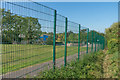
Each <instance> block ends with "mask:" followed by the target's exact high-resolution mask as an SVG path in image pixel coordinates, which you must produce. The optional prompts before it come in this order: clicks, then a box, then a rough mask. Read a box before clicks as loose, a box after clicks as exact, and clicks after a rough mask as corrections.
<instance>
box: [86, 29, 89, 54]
mask: <svg viewBox="0 0 120 80" xmlns="http://www.w3.org/2000/svg"><path fill="white" fill-rule="evenodd" d="M88 39H89V28H88V29H87V51H86V53H88Z"/></svg>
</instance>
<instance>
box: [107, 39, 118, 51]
mask: <svg viewBox="0 0 120 80" xmlns="http://www.w3.org/2000/svg"><path fill="white" fill-rule="evenodd" d="M118 45H119V44H118V40H117V39H111V40H109V41H108V51H109V53H114V52H115V51H117V50H118Z"/></svg>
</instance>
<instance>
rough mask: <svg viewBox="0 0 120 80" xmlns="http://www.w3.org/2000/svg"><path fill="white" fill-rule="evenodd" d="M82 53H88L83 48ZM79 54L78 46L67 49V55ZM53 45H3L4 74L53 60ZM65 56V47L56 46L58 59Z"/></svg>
mask: <svg viewBox="0 0 120 80" xmlns="http://www.w3.org/2000/svg"><path fill="white" fill-rule="evenodd" d="M81 51H86V47H82V48H81ZM77 52H78V47H77V46H70V47H67V55H68V56H69V55H72V54H75V53H77ZM52 56H53V46H52V45H22V44H19V45H18V44H3V45H2V66H3V67H2V68H3V69H2V70H3V73H7V72H11V71H15V70H19V69H21V68H24V67H27V66H31V65H35V64H40V63H43V62H46V61H50V60H52ZM63 56H64V46H56V58H60V57H63Z"/></svg>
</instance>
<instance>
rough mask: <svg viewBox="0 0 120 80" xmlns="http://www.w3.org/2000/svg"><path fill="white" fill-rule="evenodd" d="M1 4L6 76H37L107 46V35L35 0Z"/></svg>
mask: <svg viewBox="0 0 120 80" xmlns="http://www.w3.org/2000/svg"><path fill="white" fill-rule="evenodd" d="M1 4H2V6H1V7H0V10H1V11H0V12H1V20H0V22H2V23H0V25H2V26H1V27H0V28H1V31H0V33H2V35H1V34H0V37H1V40H0V41H1V42H0V45H1V43H2V50H0V51H2V52H0V55H2V61H1V62H2V69H1V70H2V76H3V78H21V77H26V76H27V75H29V76H30V77H33V76H35V75H37V74H38V73H39V72H40V71H43V70H45V69H51V68H53V70H55V67H60V66H61V65H64V66H66V65H67V63H68V62H70V61H71V60H76V59H77V58H78V59H79V57H80V55H81V54H85V53H90V52H91V51H92V52H95V51H98V50H100V49H102V48H103V47H104V44H103V42H102V40H103V38H104V37H100V35H99V34H98V33H96V32H94V31H89V29H88V28H85V27H83V26H81V25H80V24H78V23H75V22H72V21H69V20H67V18H66V17H64V16H62V15H60V14H57V12H56V10H54V9H52V8H49V7H47V6H44V5H42V4H40V3H37V2H33V1H31V0H21V2H14V1H12V0H11V1H10V2H7V1H2V2H1ZM103 41H104V40H103ZM0 49H1V48H0ZM103 49H104V48H103Z"/></svg>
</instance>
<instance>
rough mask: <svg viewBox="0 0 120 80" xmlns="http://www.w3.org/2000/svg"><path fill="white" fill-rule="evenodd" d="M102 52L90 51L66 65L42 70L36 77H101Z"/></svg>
mask: <svg viewBox="0 0 120 80" xmlns="http://www.w3.org/2000/svg"><path fill="white" fill-rule="evenodd" d="M103 56H104V54H103V52H102V51H100V52H99V53H91V54H86V55H83V56H82V57H81V58H80V61H76V62H75V61H73V62H71V63H70V64H68V65H67V66H66V67H61V68H60V69H59V68H56V70H55V72H53V70H52V69H51V70H49V71H44V72H43V73H41V74H39V75H38V76H37V78H39V77H40V78H48V79H49V78H101V77H102V72H103V71H102V65H101V64H102V61H103V60H102V58H103Z"/></svg>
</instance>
